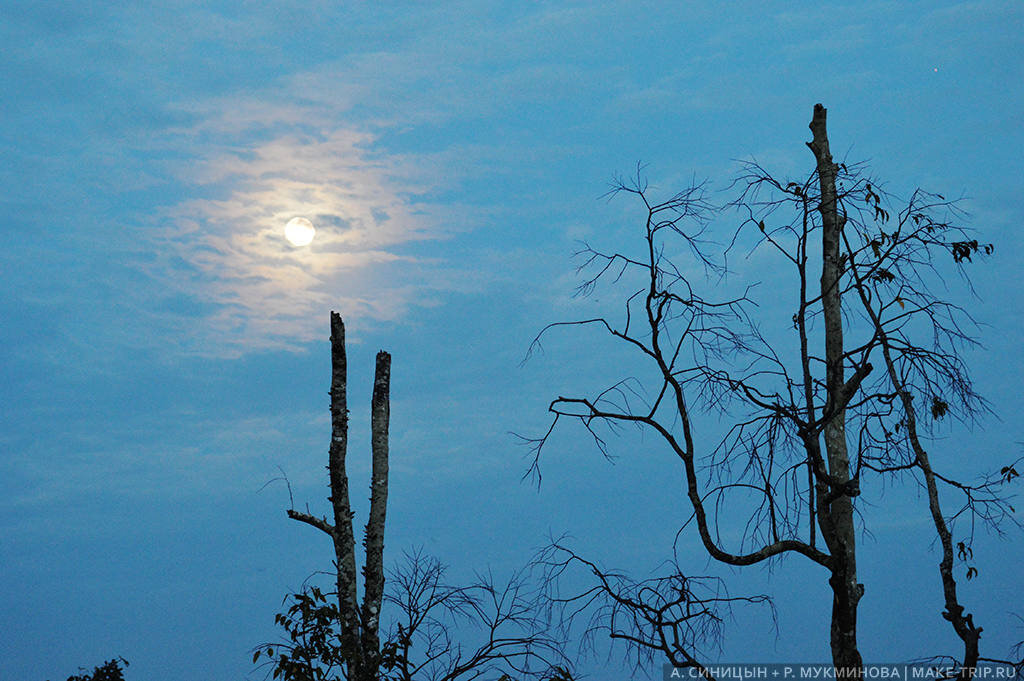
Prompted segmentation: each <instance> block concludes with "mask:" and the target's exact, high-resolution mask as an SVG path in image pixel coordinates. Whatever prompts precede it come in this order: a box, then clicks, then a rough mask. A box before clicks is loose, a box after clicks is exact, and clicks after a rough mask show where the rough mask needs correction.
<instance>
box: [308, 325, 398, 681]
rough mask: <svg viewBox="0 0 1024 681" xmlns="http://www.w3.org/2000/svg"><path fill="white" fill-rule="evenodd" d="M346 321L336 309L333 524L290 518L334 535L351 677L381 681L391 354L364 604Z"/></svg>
mask: <svg viewBox="0 0 1024 681" xmlns="http://www.w3.org/2000/svg"><path fill="white" fill-rule="evenodd" d="M346 372H347V366H346V358H345V325H344V323H342V321H341V316H340V315H338V314H337V313H335V312H332V313H331V447H330V453H329V455H328V467H327V468H328V471H329V476H330V484H331V496H330V498H329V500H330V502H331V507H332V508H333V511H334V524H331V523H329V522H328V521H327V519H326V518H323V517H319V518H318V517H315V516H312V515H310V514H308V513H302V512H300V511H296V510H295V509H289V510H288V517H289V518H292V519H293V520H298V521H300V522H304V523H306V524H307V525H311V526H313V527H315V528H317V529H318V530H321V531H322V532H324V533H325V534H327V535H328V536H330V537H331V539H332V541H333V542H334V556H335V568H336V570H337V588H338V619H339V622H338V624H339V630H340V631H339V637H340V640H339V644H340V646H341V656H342V659H343V660H344V661H345V665H346V667H347V674H346V678H347V679H349V681H376V679H377V674H378V671H379V668H380V634H379V630H380V609H381V603H382V601H383V596H384V522H385V518H386V516H387V503H388V423H389V419H390V411H391V407H390V399H391V397H390V392H391V355H389V354H388V353H386V352H384V351H381V352H379V353H378V354H377V366H376V372H375V375H374V381H373V398H372V402H371V446H372V450H373V472H372V477H371V482H370V518H369V521H368V522H367V524H366V536H365V541H364V546H365V547H366V564H365V566H364V567H363V577H364V580H365V581H364V585H365V594H364V596H363V605H362V608H360V607H359V598H358V594H357V588H356V555H355V549H356V547H355V535H354V533H353V532H352V517H353V515H354V514H353V513H352V507H351V505H350V502H349V496H348V474H347V473H346V471H345V455H346V450H347V447H348V403H347V397H346V383H347V378H346Z"/></svg>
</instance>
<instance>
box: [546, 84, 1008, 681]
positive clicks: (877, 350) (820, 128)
mask: <svg viewBox="0 0 1024 681" xmlns="http://www.w3.org/2000/svg"><path fill="white" fill-rule="evenodd" d="M809 127H810V129H811V133H812V139H811V141H810V142H809V143H808V147H809V148H810V150H811V152H812V153H813V155H814V160H815V165H814V170H813V171H812V172H811V173H810V175H809V176H808V177H806V178H805V179H803V180H802V181H799V182H796V181H790V182H785V181H779V180H777V179H775V178H774V177H773V176H772V175H771V174H769V173H768V172H767V171H765V170H764V169H763V168H761V167H760V166H759V165H757V164H756V163H748V164H746V165H745V166H744V170H743V172H742V174H741V176H740V177H739V178H738V180H737V183H736V185H738V186H739V187H740V196H739V198H737V199H735V200H734V201H732V202H730V203H729V204H727V205H726V206H724V207H723V210H737V211H739V213H740V215H741V220H740V222H741V225H740V227H739V229H738V231H737V232H736V234H735V235H734V236H733V239H732V242H731V245H730V248H736V247H738V244H739V243H741V241H742V239H743V238H746V235H747V234H750V235H751V236H752V237H753V246H752V248H753V249H754V250H756V249H765V248H767V249H769V250H770V251H772V252H774V253H775V254H776V255H777V256H779V260H780V263H781V265H780V267H785V268H787V269H788V271H789V272H790V273H791V274H792V277H793V279H792V282H793V288H792V289H791V290H785V289H780V290H779V291H777V292H773V293H774V295H775V299H776V300H777V301H778V300H783V298H780V296H788V298H786V300H788V302H789V303H790V304H791V305H792V308H790V309H791V310H793V312H792V318H791V319H788V316H789V312H787V313H786V317H787V318H786V322H787V324H786V325H787V326H790V328H791V334H792V335H790V336H789V337H788V338H786V337H780V336H779V335H778V334H776V333H772V334H770V337H769V335H766V334H765V333H764V332H763V331H762V326H761V325H760V324H759V321H758V320H757V319H755V318H754V316H753V315H752V310H753V307H754V306H755V305H756V302H755V298H754V297H753V292H752V288H750V287H748V288H747V289H746V290H745V292H743V293H741V294H737V295H736V296H734V297H732V298H727V299H721V300H710V299H708V298H706V297H704V295H702V294H701V293H700V292H699V288H698V286H697V285H696V284H695V283H694V282H693V281H691V279H692V275H689V274H688V273H687V272H688V269H689V268H686V267H681V266H678V264H677V263H675V262H673V261H672V259H671V258H670V257H669V256H668V255H667V254H668V253H673V252H675V253H679V252H680V246H682V247H683V248H684V249H688V250H687V251H685V252H688V253H690V254H692V256H693V257H694V260H695V262H696V263H698V264H699V265H703V267H704V268H705V269H706V270H708V271H711V272H714V273H717V274H719V275H722V276H724V275H725V273H726V272H725V268H724V266H723V265H722V264H721V262H722V261H721V260H720V259H718V258H716V257H714V256H713V255H711V254H709V243H708V242H707V241H706V240H705V237H704V234H705V231H706V229H707V226H708V224H709V222H710V219H711V216H713V215H715V214H716V210H717V209H716V207H715V206H713V205H712V204H711V203H710V202H709V200H708V199H707V198H706V196H705V190H704V187H703V186H702V185H698V186H694V187H691V188H689V189H687V190H685V191H683V192H681V193H679V194H677V195H675V196H673V197H671V198H670V199H669V200H668V201H664V202H661V203H657V202H652V201H651V200H650V197H649V192H648V191H647V186H646V183H645V182H644V180H643V178H641V177H639V175H638V176H637V178H636V180H635V181H633V183H632V184H627V183H625V182H620V183H618V186H617V187H616V189H615V191H616V192H626V193H630V194H632V195H635V196H636V197H638V198H639V200H640V201H641V202H642V203H643V205H644V207H645V208H646V213H647V215H646V220H645V224H644V241H643V248H642V250H641V251H640V253H639V254H630V253H625V252H611V253H609V252H602V251H598V250H595V249H593V248H591V247H590V246H586V247H585V248H584V250H583V251H582V252H581V253H582V255H583V256H584V258H585V263H584V265H583V266H582V267H581V270H583V269H586V268H588V267H589V268H593V269H591V270H590V271H591V272H593V270H594V269H596V274H593V275H592V276H590V277H589V278H587V280H586V281H585V282H584V284H583V285H582V286H581V290H582V291H583V292H584V293H586V292H589V291H590V290H593V289H594V288H595V287H596V286H598V285H599V284H602V283H604V282H605V280H611V282H610V283H612V284H613V285H623V284H624V283H626V282H631V281H636V282H637V287H636V288H635V289H633V290H632V291H631V292H630V293H629V295H628V296H627V297H626V303H625V319H624V322H622V323H619V324H614V323H612V322H609V321H608V320H606V319H604V318H596V319H586V320H581V321H576V322H560V323H556V324H552V325H549V326H548V327H546V328H545V329H544V330H542V331H541V334H540V335H538V337H537V339H536V340H535V343H538V344H539V341H540V339H541V337H542V336H543V335H544V334H545V333H546V332H548V331H549V330H550V329H552V328H553V327H558V326H565V325H576V326H581V325H582V326H595V327H598V328H600V329H602V330H603V331H604V332H606V333H608V334H610V335H611V336H612V337H613V338H615V339H618V340H619V341H621V342H623V343H625V344H626V347H629V348H631V349H632V350H633V351H635V352H636V353H638V355H639V356H640V357H642V358H643V359H644V360H645V362H646V364H647V366H648V369H647V370H648V371H650V372H651V373H650V374H648V375H650V376H653V377H654V378H653V379H652V380H650V381H646V382H645V381H643V380H640V379H637V378H629V377H627V378H625V379H622V380H618V381H615V382H614V383H612V384H611V385H610V386H609V387H608V388H607V389H606V390H604V391H603V392H600V393H599V394H597V395H596V396H593V397H564V396H563V397H558V398H557V399H555V400H553V401H552V402H551V403H550V405H549V411H550V412H551V413H552V414H553V420H552V423H551V427H550V429H549V430H548V432H547V434H545V435H544V436H543V437H541V438H538V439H535V440H534V441H533V444H534V445H535V449H534V451H535V458H534V466H535V467H536V466H537V465H538V464H539V461H540V454H541V450H542V449H543V447H544V445H545V443H546V442H547V440H548V436H549V435H550V434H551V432H552V430H553V429H554V428H555V426H556V425H557V423H558V422H559V420H560V419H565V418H569V419H573V420H575V421H578V422H579V423H581V424H582V425H583V426H584V427H585V428H586V429H587V431H588V432H589V433H590V434H591V435H592V436H593V437H594V438H595V441H596V443H597V445H598V446H599V447H600V448H601V449H602V451H604V450H605V448H606V446H607V445H606V443H605V441H604V439H602V437H601V435H600V434H599V433H598V432H597V431H596V430H595V428H596V427H597V426H598V424H605V425H609V426H612V427H614V426H616V425H621V424H633V425H636V426H637V427H640V428H643V429H646V430H650V431H653V432H654V433H656V434H657V435H658V436H659V438H660V440H661V441H662V442H663V443H664V444H665V445H666V446H667V448H668V449H669V450H670V451H671V452H673V453H674V454H675V455H676V456H677V457H678V459H679V460H680V462H681V464H682V468H683V471H684V475H685V478H684V479H685V496H686V498H687V500H688V503H689V506H690V508H691V510H692V514H693V515H692V518H691V522H692V523H693V525H695V526H696V532H697V535H698V537H699V540H700V542H701V543H702V544H703V546H704V548H705V549H706V551H707V553H708V554H709V555H710V556H711V557H712V558H714V559H715V560H717V561H720V562H722V563H725V564H727V565H732V566H746V565H752V564H755V563H761V562H764V561H768V560H772V559H775V558H778V557H781V556H785V555H799V556H802V557H804V558H806V559H808V560H810V561H811V562H813V563H815V564H817V565H819V566H820V567H821V568H822V569H823V571H824V574H825V575H826V576H827V581H828V585H829V587H830V589H831V591H832V613H831V630H830V635H829V641H830V647H831V651H832V661H833V664H834V665H835V667H836V668H837V669H842V670H844V672H843V673H846V674H857V673H859V671H860V670H861V668H862V664H863V661H862V659H861V654H860V651H859V645H858V640H857V619H858V617H857V615H858V604H859V602H860V599H861V597H862V595H863V593H864V586H863V585H862V584H861V583H860V582H859V581H858V573H857V544H856V526H855V523H854V514H855V507H856V502H857V498H858V497H859V496H860V494H861V490H862V488H863V487H864V485H865V484H869V483H871V484H874V483H876V482H877V481H878V480H880V479H881V478H883V477H886V476H888V477H891V476H894V475H897V474H909V475H911V476H914V478H915V479H916V480H917V482H918V483H919V484H921V485H922V486H923V487H924V488H925V489H926V490H927V499H928V515H929V516H930V518H931V519H932V522H933V525H934V529H935V532H936V537H937V539H938V540H939V545H940V548H941V552H942V560H941V562H940V565H939V576H940V582H941V585H942V593H943V596H944V600H945V610H944V612H943V613H942V617H943V618H945V619H946V620H948V621H949V622H950V624H951V625H952V627H953V630H954V631H955V632H956V634H957V636H958V637H959V638H960V639H961V642H962V644H963V652H962V654H961V655H958V656H957V657H958V658H959V660H960V663H961V665H962V672H961V673H962V675H963V676H964V677H965V678H966V677H968V676H969V675H970V674H971V673H972V670H973V668H974V667H975V665H976V664H977V662H978V661H979V659H984V658H980V654H979V652H978V640H979V637H980V634H981V628H980V627H979V626H977V625H976V624H975V622H974V621H973V618H972V616H971V615H970V614H969V613H967V611H966V610H965V607H964V605H963V604H962V603H961V602H960V600H959V596H958V595H957V589H956V583H957V578H956V575H955V572H954V568H955V566H956V564H957V560H959V561H960V563H961V564H964V563H965V562H966V561H967V560H968V559H969V556H970V555H971V552H970V544H971V537H972V534H971V533H972V532H973V529H971V528H973V522H972V523H971V525H970V527H969V528H968V532H967V533H966V534H965V535H961V539H960V541H959V542H957V541H956V540H955V538H954V527H953V523H952V520H953V519H955V518H958V517H963V516H967V517H969V518H971V519H972V520H981V521H984V522H988V523H990V524H992V525H998V524H999V523H1000V522H1001V521H1004V520H1010V521H1011V522H1013V520H1012V516H1011V513H1012V508H1011V507H1010V506H1009V504H1008V503H1007V499H1006V498H1005V497H1004V496H1003V495H1001V493H1000V491H999V490H998V489H997V488H998V487H999V485H1001V484H1003V483H1005V482H1008V481H1009V480H1010V479H1012V478H1013V477H1015V472H1016V471H1015V469H1014V467H1013V464H1010V465H1008V466H1003V468H1002V470H1001V474H1000V476H993V477H989V478H985V479H983V480H982V481H981V482H978V483H965V482H961V481H958V480H954V479H953V478H951V477H949V476H946V475H943V474H941V473H939V472H937V470H936V469H935V467H934V466H933V464H932V461H931V459H930V458H929V456H928V453H927V449H926V447H925V445H924V441H925V440H926V438H927V431H930V430H931V429H932V428H933V427H935V424H936V423H937V422H939V421H940V420H942V419H943V418H958V419H961V420H963V421H971V420H972V419H974V418H975V416H976V415H977V414H979V413H980V412H983V411H984V410H985V409H986V406H985V403H984V401H983V400H982V399H981V398H980V397H979V396H978V395H977V394H976V393H975V392H974V390H973V386H972V383H971V380H970V377H969V375H968V372H967V369H966V366H965V365H964V362H963V359H962V355H961V350H962V348H963V347H964V346H969V345H971V344H972V343H974V339H973V337H972V336H971V333H970V331H971V329H972V324H973V320H972V319H971V317H970V315H969V313H968V312H967V311H966V310H964V309H963V308H961V307H958V306H957V305H956V304H954V303H952V302H950V301H948V300H946V299H944V298H941V297H939V296H937V295H936V294H935V293H934V291H936V290H942V289H943V288H944V286H945V284H946V279H945V278H944V277H943V275H942V274H941V273H940V267H941V266H942V265H944V264H948V265H951V266H952V267H953V268H954V269H957V270H959V271H960V273H961V274H963V273H964V266H965V265H967V264H969V263H970V262H972V259H975V258H976V257H979V256H984V255H988V254H990V253H991V252H992V246H991V245H987V244H984V243H979V242H978V240H977V239H975V238H972V237H971V236H970V235H969V233H968V232H967V231H966V230H965V229H964V228H962V227H960V226H958V225H957V224H955V220H956V219H957V218H958V217H960V215H961V213H960V212H959V211H958V208H957V205H956V203H955V202H952V201H947V200H946V199H944V198H943V197H942V196H939V195H936V194H928V193H926V192H922V191H920V190H918V191H915V192H914V193H913V195H912V196H911V198H910V199H909V200H908V201H907V202H906V203H905V204H903V206H902V208H900V209H899V210H895V209H893V208H891V204H892V197H889V196H888V195H886V194H885V193H884V192H883V191H882V190H880V189H879V187H878V183H877V182H873V181H872V180H871V179H870V178H868V177H867V176H866V175H865V174H864V173H863V172H862V169H861V168H860V167H858V166H847V165H846V164H845V163H836V162H835V161H834V160H833V158H832V155H831V152H830V150H829V141H828V135H827V130H826V111H825V108H824V107H823V106H821V105H820V104H818V105H815V107H814V112H813V117H812V119H811V123H810V126H809ZM734 186H735V185H734ZM815 240H817V245H816V244H815V243H814V242H815ZM726 252H728V249H727V251H726ZM677 257H678V256H677ZM950 261H952V262H950ZM780 271H781V272H785V271H786V270H783V269H780ZM634 277H635V279H634ZM816 280H817V281H816ZM788 322H791V324H789V323H788ZM780 326H781V325H780ZM876 365H877V366H878V367H879V368H880V370H876V369H875V366H876ZM646 396H649V397H646ZM922 410H923V411H924V412H925V414H924V415H922V413H921V412H922ZM708 411H710V412H717V413H720V414H725V415H727V416H729V417H731V418H732V426H731V427H730V428H729V429H728V432H727V433H726V435H725V436H724V438H722V439H721V440H719V441H717V443H715V442H707V437H706V436H704V437H702V435H701V433H700V431H699V427H700V424H699V422H698V417H699V415H700V414H701V413H702V412H708ZM925 417H930V419H929V420H928V422H927V423H923V420H924V418H925ZM940 486H942V487H945V488H946V493H945V494H940V491H939V487H940ZM950 495H959V496H960V498H961V499H962V500H963V501H962V506H961V508H960V509H959V510H957V511H956V512H955V513H953V514H948V513H944V512H943V510H942V501H943V499H946V500H948V499H949V496H950ZM726 499H728V501H729V503H730V505H731V506H732V507H733V508H735V507H736V506H738V505H740V504H743V505H744V508H746V510H747V512H748V514H749V515H748V517H747V520H746V522H745V525H744V527H746V528H747V529H746V531H745V532H744V533H743V539H742V540H741V541H740V542H739V545H738V546H734V547H729V546H726V545H725V543H723V541H722V539H721V536H722V535H721V533H720V531H719V529H720V528H719V525H718V510H719V509H720V508H721V506H722V505H723V503H724V501H725V500H726ZM954 547H955V548H954ZM954 550H956V551H957V552H958V554H959V555H954ZM570 555H571V554H570ZM965 567H966V568H967V571H966V573H965V574H966V577H967V578H968V579H970V578H971V577H972V576H974V575H976V574H977V571H976V569H975V568H973V566H972V565H969V564H968V565H965ZM601 581H602V583H603V584H604V585H605V589H604V591H605V592H606V595H612V596H614V595H617V594H618V593H619V592H615V591H614V590H611V589H609V588H608V585H609V581H608V580H607V579H603V580H601ZM616 603H617V606H618V607H619V608H620V609H622V608H627V609H630V608H631V609H632V610H633V612H634V614H635V615H637V616H642V615H643V614H644V608H646V607H648V606H649V605H650V604H649V603H648V604H645V603H642V602H639V601H636V600H635V599H633V601H630V599H626V600H624V601H623V600H618V601H616ZM677 605H678V604H677ZM687 612H694V613H698V614H699V615H702V616H706V615H707V612H706V611H705V610H702V609H701V608H699V607H694V608H693V609H692V610H689V611H687ZM687 622H690V620H687ZM697 630H698V631H705V629H702V628H698V629H697ZM673 633H674V634H679V635H680V636H679V637H677V638H676V639H675V640H674V641H673V646H674V647H673V649H672V655H671V656H670V657H671V658H672V659H673V660H683V661H686V662H687V664H690V665H691V666H699V664H700V663H699V662H698V661H697V660H696V659H695V658H694V657H693V654H692V653H693V648H694V643H695V642H694V641H693V640H692V638H691V639H687V637H686V630H683V629H680V628H679V627H676V628H675V629H673ZM633 643H634V644H635V645H643V646H647V647H648V648H650V647H652V646H654V640H653V639H644V638H643V637H639V639H636V637H635V640H633Z"/></svg>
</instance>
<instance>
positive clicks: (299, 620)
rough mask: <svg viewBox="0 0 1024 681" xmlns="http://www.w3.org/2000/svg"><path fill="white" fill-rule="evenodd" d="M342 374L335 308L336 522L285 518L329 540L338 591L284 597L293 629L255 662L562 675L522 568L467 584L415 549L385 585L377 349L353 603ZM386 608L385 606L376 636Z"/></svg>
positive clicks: (384, 385) (375, 671) (332, 472)
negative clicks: (386, 622)
mask: <svg viewBox="0 0 1024 681" xmlns="http://www.w3.org/2000/svg"><path fill="white" fill-rule="evenodd" d="M346 372H347V360H346V355H345V326H344V324H343V323H342V320H341V317H340V316H339V315H338V314H337V313H335V312H332V313H331V444H330V450H329V459H328V471H329V478H330V489H331V496H330V498H329V500H330V502H331V507H332V511H333V522H332V521H329V520H328V519H327V518H326V517H324V516H315V515H313V514H311V513H310V512H308V509H307V511H306V512H302V511H297V510H295V508H294V507H293V508H290V509H289V510H288V517H289V518H292V519H294V520H298V521H300V522H303V523H305V524H307V525H311V526H312V527H315V528H317V529H318V530H320V531H322V532H323V533H325V534H326V535H327V536H329V537H330V538H331V540H332V543H333V546H334V555H335V561H334V564H335V571H334V573H333V575H332V576H333V577H334V582H335V588H334V590H333V591H331V590H326V591H325V590H322V589H320V588H319V587H317V586H311V585H304V586H303V589H302V590H301V591H300V592H299V593H296V594H292V595H290V596H288V597H287V598H286V599H285V603H286V605H287V606H288V607H287V608H286V609H285V611H284V612H282V613H279V614H278V615H277V616H276V617H275V621H276V622H277V624H279V625H280V626H282V627H283V628H284V630H285V632H286V634H287V635H288V638H287V639H286V640H285V641H283V642H281V643H267V644H262V645H260V646H258V647H257V648H256V650H255V652H254V654H253V662H254V663H255V662H257V661H258V660H259V659H260V658H261V657H265V658H266V660H267V664H269V665H270V666H271V667H272V669H273V677H274V678H275V679H276V678H279V677H280V678H282V679H284V681H340V680H341V679H345V680H346V681H377V680H378V679H390V680H394V681H472V680H473V679H476V678H478V677H480V676H481V675H484V674H489V673H504V674H505V676H504V678H506V679H511V677H510V676H508V674H516V675H519V676H523V677H527V676H529V677H533V678H541V677H547V678H552V679H556V681H558V680H561V681H569V680H570V678H571V677H570V675H569V672H568V662H567V660H566V658H565V656H564V655H563V654H562V650H563V648H564V642H562V641H560V640H557V639H555V638H553V637H552V636H550V635H549V634H548V632H547V628H546V624H545V622H544V621H543V620H542V619H541V618H540V617H539V616H538V614H537V613H538V612H539V610H538V608H537V599H536V597H535V594H534V593H533V592H532V591H531V590H530V589H529V588H528V584H527V580H526V576H525V575H524V574H522V573H519V574H516V575H513V577H512V578H511V579H510V580H509V581H508V582H506V583H504V584H498V583H497V582H496V581H495V580H494V579H493V578H492V577H490V576H489V575H488V576H479V577H478V579H477V580H476V581H475V582H474V583H472V584H471V585H469V586H462V587H455V586H451V585H449V584H448V583H447V582H446V581H445V579H444V575H445V568H444V566H443V565H442V564H441V563H440V562H439V561H438V560H437V559H435V558H430V557H428V556H425V555H424V554H422V553H414V554H407V556H406V561H405V563H404V564H402V565H401V566H400V567H399V568H398V569H397V570H396V571H395V572H393V573H392V574H391V577H390V583H391V585H392V586H391V587H390V588H388V589H385V575H384V527H385V521H386V517H387V498H388V427H389V419H390V378H391V356H390V355H389V354H388V353H386V352H384V351H381V352H379V353H377V364H376V371H375V375H374V382H373V397H372V400H371V421H370V427H371V438H370V440H371V449H372V457H373V465H372V472H371V482H370V512H369V520H368V522H367V524H366V529H365V533H364V547H365V550H366V563H365V566H364V568H363V571H362V574H363V591H364V594H363V601H362V604H360V603H359V598H358V589H357V580H356V546H355V536H354V533H353V530H352V518H353V515H354V514H353V512H352V510H351V505H350V503H349V490H348V487H349V484H348V475H347V473H346V468H345V458H346V454H347V445H348V403H347V395H346V389H347V378H346ZM285 481H286V482H287V480H285ZM289 496H291V494H290V486H289ZM293 506H294V504H293ZM385 605H387V606H390V608H391V610H392V615H391V617H390V622H391V624H390V628H387V627H386V628H385V632H386V636H385V637H384V639H383V640H382V638H381V621H382V620H381V614H382V608H383V606H385ZM464 640H465V641H467V643H464V642H463V641H464ZM474 641H475V644H470V643H468V642H474Z"/></svg>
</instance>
